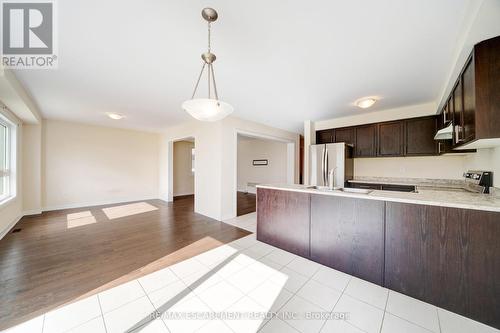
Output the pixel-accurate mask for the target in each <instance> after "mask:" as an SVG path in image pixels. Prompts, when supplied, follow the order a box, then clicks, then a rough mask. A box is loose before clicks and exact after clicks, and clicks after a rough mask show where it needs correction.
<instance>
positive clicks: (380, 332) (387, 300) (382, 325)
mask: <svg viewBox="0 0 500 333" xmlns="http://www.w3.org/2000/svg"><path fill="white" fill-rule="evenodd" d="M387 303H389V289H387V298H386V300H385V306H384V314H383V315H382V322H381V323H380V329H379V330H378V331H379V333H382V328H383V327H384V321H385V314H386V313H387Z"/></svg>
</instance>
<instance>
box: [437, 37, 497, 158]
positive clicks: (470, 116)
mask: <svg viewBox="0 0 500 333" xmlns="http://www.w3.org/2000/svg"><path fill="white" fill-rule="evenodd" d="M499 77H500V36H497V37H494V38H490V39H488V40H485V41H482V42H480V43H478V44H476V45H475V46H474V49H473V50H472V52H471V55H470V56H469V58H468V59H467V61H466V63H465V65H464V67H463V69H462V71H461V73H460V75H459V76H458V78H457V80H456V82H455V85H454V86H453V90H452V91H451V93H450V96H449V97H448V98H447V102H446V104H445V106H444V107H443V113H444V112H446V111H448V112H450V110H451V113H452V115H453V116H452V120H453V127H454V131H453V149H455V150H457V149H459V150H466V149H473V148H477V147H482V148H487V147H493V146H495V144H494V143H491V142H494V141H487V139H498V138H500V80H499V79H498V78H499ZM443 118H445V116H444V115H443ZM481 140H482V143H479V142H478V141H481Z"/></svg>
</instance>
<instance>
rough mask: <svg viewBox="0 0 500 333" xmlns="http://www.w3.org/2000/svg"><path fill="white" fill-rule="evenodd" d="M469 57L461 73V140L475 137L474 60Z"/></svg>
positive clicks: (469, 139)
mask: <svg viewBox="0 0 500 333" xmlns="http://www.w3.org/2000/svg"><path fill="white" fill-rule="evenodd" d="M472 60H473V58H471V59H470V60H469V62H468V64H467V65H466V66H465V69H464V71H463V73H462V82H463V84H462V89H463V92H462V95H463V99H464V103H463V140H464V142H467V141H471V140H473V139H474V137H475V114H476V109H475V106H476V98H475V97H476V96H475V91H474V62H473V61H472Z"/></svg>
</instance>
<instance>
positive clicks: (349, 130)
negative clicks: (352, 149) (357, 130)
mask: <svg viewBox="0 0 500 333" xmlns="http://www.w3.org/2000/svg"><path fill="white" fill-rule="evenodd" d="M334 142H345V143H347V144H350V145H354V127H344V128H336V129H335V133H334Z"/></svg>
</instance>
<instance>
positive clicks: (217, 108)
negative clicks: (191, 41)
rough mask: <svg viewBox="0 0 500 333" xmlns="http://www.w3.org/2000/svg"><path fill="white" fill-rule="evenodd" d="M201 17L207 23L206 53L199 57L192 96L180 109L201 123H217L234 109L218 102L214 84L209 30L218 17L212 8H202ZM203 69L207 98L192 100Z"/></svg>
mask: <svg viewBox="0 0 500 333" xmlns="http://www.w3.org/2000/svg"><path fill="white" fill-rule="evenodd" d="M201 16H202V17H203V18H204V19H205V20H206V21H207V22H208V51H207V52H205V53H203V54H202V55H201V58H202V59H203V66H202V67H201V72H200V75H199V76H198V81H196V85H195V86H194V91H193V95H192V96H191V99H189V100H187V101H185V102H184V103H182V108H183V109H184V111H186V112H187V113H189V114H190V115H191V116H192V117H193V118H195V119H198V120H202V121H217V120H220V119H223V118H225V117H226V116H227V115H229V114H230V113H232V112H233V111H234V108H233V107H232V106H231V105H230V104H228V103H226V102H223V101H221V100H219V95H218V94H217V85H216V84H215V73H214V66H213V63H214V61H215V59H216V57H215V54H213V53H212V52H211V49H210V28H211V24H212V22H215V21H216V20H217V18H218V16H219V15H218V14H217V12H216V11H215V9H213V8H204V9H203V10H202V11H201ZM205 67H206V68H207V76H208V98H194V96H195V94H196V90H197V89H198V85H199V84H200V79H201V76H202V75H203V71H204V70H205ZM212 91H213V93H214V96H213V97H215V98H213V97H212Z"/></svg>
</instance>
